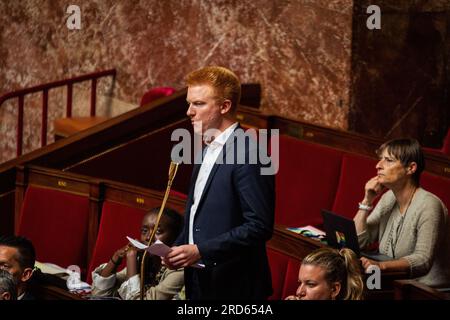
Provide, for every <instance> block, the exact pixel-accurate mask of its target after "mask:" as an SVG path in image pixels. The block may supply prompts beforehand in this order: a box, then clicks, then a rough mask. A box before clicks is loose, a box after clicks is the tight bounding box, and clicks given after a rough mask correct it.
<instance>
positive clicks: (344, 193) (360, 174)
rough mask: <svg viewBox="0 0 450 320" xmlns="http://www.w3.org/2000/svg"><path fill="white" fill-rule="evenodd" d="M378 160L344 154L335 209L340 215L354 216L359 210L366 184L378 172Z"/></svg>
mask: <svg viewBox="0 0 450 320" xmlns="http://www.w3.org/2000/svg"><path fill="white" fill-rule="evenodd" d="M376 164H377V160H375V159H371V158H367V157H363V156H358V155H355V154H344V156H343V157H342V166H341V175H340V178H339V184H338V188H337V192H336V197H335V199H334V204H333V211H334V212H336V213H337V214H339V215H343V216H346V217H348V218H353V217H354V216H355V214H356V212H357V211H358V202H359V201H361V200H362V199H363V198H364V186H365V184H366V182H367V181H368V180H369V179H370V178H372V177H374V176H375V175H376V174H377V172H376V169H375V166H376Z"/></svg>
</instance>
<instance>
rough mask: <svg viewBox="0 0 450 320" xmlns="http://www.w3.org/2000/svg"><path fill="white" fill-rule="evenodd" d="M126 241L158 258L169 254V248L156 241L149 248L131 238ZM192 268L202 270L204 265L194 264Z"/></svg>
mask: <svg viewBox="0 0 450 320" xmlns="http://www.w3.org/2000/svg"><path fill="white" fill-rule="evenodd" d="M127 239H128V241H130V243H131V244H132V245H133V246H135V247H136V248H138V249H141V250H147V251H148V252H149V253H151V254H153V255H155V256H158V257H165V256H166V255H167V254H168V253H169V252H170V250H171V249H170V247H169V246H167V245H166V244H165V243H164V242H162V241H159V240H156V241H155V242H154V243H153V244H152V245H151V246H147V245H146V244H144V243H142V242H140V241H137V240H135V239H133V238H130V237H127ZM192 267H194V268H204V267H205V265H204V264H203V263H196V264H195V265H193V266H192Z"/></svg>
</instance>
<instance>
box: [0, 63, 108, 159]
mask: <svg viewBox="0 0 450 320" xmlns="http://www.w3.org/2000/svg"><path fill="white" fill-rule="evenodd" d="M106 76H112V77H113V79H115V76H116V69H109V70H104V71H98V72H93V73H88V74H85V75H82V76H78V77H73V78H68V79H64V80H58V81H53V82H49V83H45V84H40V85H37V86H34V87H30V88H24V89H20V90H16V91H13V92H9V93H7V94H5V95H3V96H1V97H0V108H1V107H2V104H3V102H5V101H7V100H9V99H13V98H18V107H19V111H18V113H17V150H16V154H17V156H18V157H19V156H21V155H22V144H23V106H24V97H25V96H26V95H27V94H31V93H36V92H41V91H42V129H41V146H42V147H44V146H45V145H47V120H48V91H49V90H50V89H53V88H57V87H62V86H67V104H66V116H67V117H68V118H70V117H72V98H73V97H72V93H73V85H74V84H75V83H78V82H83V81H88V80H91V81H92V82H91V112H90V114H91V117H94V116H95V110H96V101H97V79H98V78H102V77H106Z"/></svg>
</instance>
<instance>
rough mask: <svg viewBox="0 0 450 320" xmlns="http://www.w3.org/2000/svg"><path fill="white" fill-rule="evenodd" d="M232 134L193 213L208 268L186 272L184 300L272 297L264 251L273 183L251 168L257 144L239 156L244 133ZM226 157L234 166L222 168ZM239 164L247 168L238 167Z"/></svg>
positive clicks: (270, 221)
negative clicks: (251, 160) (238, 148)
mask: <svg viewBox="0 0 450 320" xmlns="http://www.w3.org/2000/svg"><path fill="white" fill-rule="evenodd" d="M238 128H239V127H238ZM238 128H237V129H238ZM237 129H236V130H237ZM238 132H239V133H238ZM235 133H237V134H236V135H231V136H230V138H229V139H228V140H227V142H226V144H225V145H224V147H223V149H222V152H221V153H220V154H219V157H220V158H222V159H223V163H224V164H217V163H216V164H215V165H214V166H213V168H212V170H211V173H210V175H209V178H208V180H207V182H206V185H205V188H204V191H203V194H202V196H201V199H200V203H199V205H198V208H197V211H196V213H195V218H194V226H193V232H194V234H193V238H194V243H195V244H196V245H197V246H198V249H199V251H200V255H201V257H202V262H203V263H204V264H205V266H206V267H205V268H204V269H197V268H185V286H186V295H187V298H188V299H266V298H267V297H269V296H270V295H271V293H272V283H271V275H270V268H269V263H268V259H267V253H266V247H265V245H266V241H267V240H269V239H270V237H271V236H272V232H273V223H274V210H275V190H274V188H275V179H274V176H273V175H261V172H260V169H261V167H263V166H262V165H261V163H259V161H257V163H255V164H251V163H249V160H250V159H251V153H252V152H256V154H257V152H258V146H257V144H256V143H254V142H252V141H249V140H247V141H246V144H245V148H243V149H242V148H241V149H242V150H237V143H236V141H237V140H238V139H240V138H242V137H243V136H244V134H243V131H242V130H239V131H235ZM230 152H231V153H232V154H231V157H230ZM227 154H228V156H229V157H230V158H231V159H233V163H232V164H228V163H225V160H226V158H227ZM238 158H240V159H241V160H242V159H245V160H246V161H245V163H242V162H243V161H240V163H241V164H239V163H237V160H238ZM253 162H254V161H253ZM199 169H200V165H199V164H197V165H195V166H194V170H193V173H192V178H191V185H190V190H189V195H188V199H187V203H186V213H185V225H184V230H183V232H182V233H181V235H180V236H179V237H178V239H177V241H176V244H177V245H181V244H187V243H188V232H189V216H190V211H191V206H192V204H193V194H194V187H195V181H196V179H197V175H198V172H199Z"/></svg>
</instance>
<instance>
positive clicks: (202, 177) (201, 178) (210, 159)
mask: <svg viewBox="0 0 450 320" xmlns="http://www.w3.org/2000/svg"><path fill="white" fill-rule="evenodd" d="M237 126H238V123H237V122H235V123H233V124H232V125H231V126H229V127H228V128H227V129H225V130H224V131H223V132H222V133H221V134H220V135H219V136H218V137H217V138H215V139H214V140H213V141H212V142H211V143H210V144H209V145H208V146H207V147H206V153H205V156H204V158H203V162H202V164H201V166H200V170H199V172H198V176H197V180H195V187H194V199H193V201H194V203H193V204H192V207H191V214H190V216H189V244H194V230H193V228H194V218H195V213H196V211H197V207H198V204H199V202H200V198H201V196H202V194H203V190H204V189H205V185H206V181H208V178H209V174H210V173H211V170H212V168H213V167H214V164H215V162H216V160H217V157H218V156H219V154H220V152H221V151H222V149H223V146H224V144H225V142H227V140H228V138H229V137H230V136H231V134H232V133H233V131H234V129H236V127H237Z"/></svg>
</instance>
